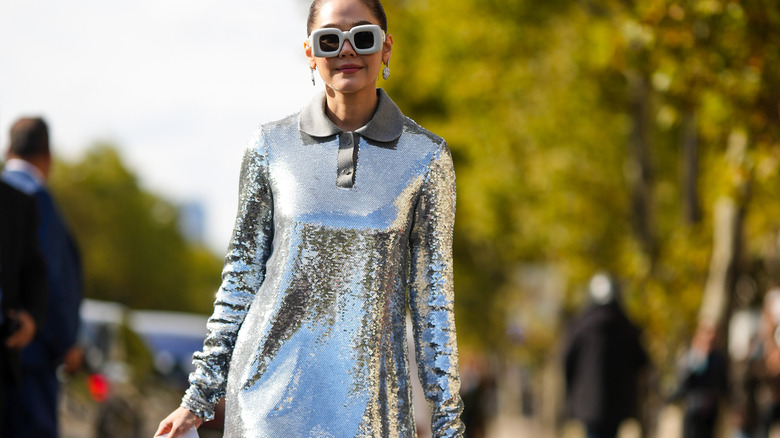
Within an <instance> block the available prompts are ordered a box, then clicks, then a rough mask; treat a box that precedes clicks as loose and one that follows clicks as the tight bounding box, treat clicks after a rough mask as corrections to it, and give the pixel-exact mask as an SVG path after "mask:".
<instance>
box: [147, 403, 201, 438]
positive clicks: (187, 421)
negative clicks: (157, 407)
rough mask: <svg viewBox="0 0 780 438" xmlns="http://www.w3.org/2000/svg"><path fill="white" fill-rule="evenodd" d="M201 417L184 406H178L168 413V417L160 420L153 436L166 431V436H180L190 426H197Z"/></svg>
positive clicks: (171, 437) (170, 437) (172, 437)
mask: <svg viewBox="0 0 780 438" xmlns="http://www.w3.org/2000/svg"><path fill="white" fill-rule="evenodd" d="M202 422H203V419H202V418H200V417H198V416H197V415H195V414H193V413H192V412H191V411H190V410H188V409H185V408H182V407H180V408H178V409H176V410H175V411H173V412H172V413H171V415H168V417H167V418H166V419H165V420H163V421H161V422H160V427H158V428H157V432H155V433H154V436H160V435H162V434H164V433H168V434H169V435H168V438H177V437H180V436H182V434H183V433H184V432H186V431H187V430H189V429H192V428H196V429H197V428H198V426H200V423H202Z"/></svg>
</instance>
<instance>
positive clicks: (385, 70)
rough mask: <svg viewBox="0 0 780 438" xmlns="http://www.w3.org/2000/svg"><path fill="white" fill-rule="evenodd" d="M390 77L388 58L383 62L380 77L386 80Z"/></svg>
mask: <svg viewBox="0 0 780 438" xmlns="http://www.w3.org/2000/svg"><path fill="white" fill-rule="evenodd" d="M389 77H390V60H389V59H388V60H387V62H386V63H385V68H383V69H382V79H384V80H387V78H389Z"/></svg>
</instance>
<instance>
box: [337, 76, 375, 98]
mask: <svg viewBox="0 0 780 438" xmlns="http://www.w3.org/2000/svg"><path fill="white" fill-rule="evenodd" d="M328 86H329V87H330V88H331V89H333V90H334V91H338V92H339V93H343V94H352V93H357V92H360V91H363V90H365V89H366V88H370V89H372V90H374V89H376V81H366V80H359V81H358V80H352V79H341V78H339V79H335V80H333V81H331V82H330V83H328Z"/></svg>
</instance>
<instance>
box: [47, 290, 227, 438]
mask: <svg viewBox="0 0 780 438" xmlns="http://www.w3.org/2000/svg"><path fill="white" fill-rule="evenodd" d="M81 318H82V327H81V331H80V335H79V348H80V349H81V356H82V357H83V366H82V367H81V370H80V371H78V372H76V373H67V372H65V371H64V368H65V367H63V372H61V373H60V376H61V380H62V381H63V397H62V399H61V403H60V421H61V432H62V433H61V435H62V437H63V438H89V437H95V438H108V437H111V438H137V437H142V438H148V437H151V436H152V435H153V434H154V432H155V431H156V429H157V425H158V424H159V422H160V421H161V420H162V419H163V418H164V417H165V416H166V415H168V413H170V412H171V411H173V410H174V409H175V408H176V407H177V406H178V405H179V402H180V401H181V396H182V394H183V389H184V388H185V387H186V384H187V380H186V379H187V374H188V373H189V372H190V370H191V369H192V364H191V361H192V353H193V352H195V351H196V350H199V349H200V348H201V347H202V345H203V338H204V336H205V327H206V317H205V316H203V315H194V314H185V313H178V312H159V311H133V310H130V309H128V308H126V307H125V306H123V305H121V304H118V303H112V302H104V301H95V300H84V301H83V303H82V307H81ZM218 414H220V415H219V419H221V418H223V417H222V416H221V414H222V411H220V412H218ZM221 429H222V424H221V422H220V421H216V422H215V421H212V422H209V423H206V424H204V425H202V426H201V428H200V429H199V433H200V436H201V437H202V438H211V437H221V436H222V433H221Z"/></svg>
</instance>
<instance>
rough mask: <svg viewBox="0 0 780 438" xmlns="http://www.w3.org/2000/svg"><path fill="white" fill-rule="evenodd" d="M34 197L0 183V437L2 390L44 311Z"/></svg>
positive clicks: (15, 378)
mask: <svg viewBox="0 0 780 438" xmlns="http://www.w3.org/2000/svg"><path fill="white" fill-rule="evenodd" d="M37 215H38V213H37V210H36V207H35V201H34V200H33V199H32V198H30V197H29V196H27V195H25V194H23V193H22V192H19V191H17V190H15V189H13V188H11V186H9V185H8V184H5V183H3V182H0V333H2V336H1V337H2V339H1V340H0V435H2V431H4V430H6V429H5V421H4V416H3V413H4V412H5V409H4V408H5V402H6V395H7V394H6V392H7V390H8V389H9V388H11V387H12V386H15V385H17V384H18V383H19V378H20V374H21V362H20V352H21V350H22V348H24V347H26V346H27V345H28V344H29V343H30V341H32V339H33V336H34V335H35V333H36V331H37V329H38V328H39V327H40V326H41V323H42V321H43V319H44V317H45V315H46V304H47V291H46V266H45V264H44V261H43V257H42V256H41V253H40V251H39V250H38V238H37V227H38V216H37Z"/></svg>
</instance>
